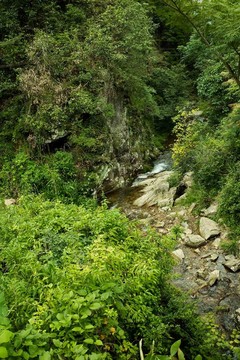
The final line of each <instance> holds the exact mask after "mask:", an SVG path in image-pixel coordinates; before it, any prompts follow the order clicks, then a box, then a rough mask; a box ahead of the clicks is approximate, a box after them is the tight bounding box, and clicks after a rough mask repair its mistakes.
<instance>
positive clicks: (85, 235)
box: [0, 197, 217, 360]
mask: <svg viewBox="0 0 240 360" xmlns="http://www.w3.org/2000/svg"><path fill="white" fill-rule="evenodd" d="M0 216H1V225H0V237H1V242H0V264H1V271H0V282H1V289H2V290H3V289H8V291H7V292H6V293H5V296H6V303H7V305H8V308H9V320H10V321H11V326H12V327H11V331H12V332H13V333H14V338H13V340H12V342H11V344H10V345H11V346H10V348H9V353H10V354H11V356H12V357H14V358H16V359H29V358H39V359H42V360H45V359H57V358H58V357H67V358H72V359H77V360H79V359H80V360H81V359H83V360H87V359H90V360H91V359H105V358H106V359H116V358H117V359H124V360H125V359H136V356H137V352H138V349H137V346H136V344H137V343H138V341H139V339H141V338H143V339H144V346H145V348H146V350H147V349H149V348H150V346H151V344H152V341H153V340H155V341H156V351H157V352H158V353H159V352H165V351H167V349H168V348H169V346H170V343H171V342H172V339H178V338H180V337H181V338H182V339H183V350H184V349H185V346H186V344H188V345H189V334H190V333H191V341H190V346H191V351H192V353H193V354H194V353H197V352H198V348H199V343H201V341H202V339H203V337H204V336H205V328H204V325H203V324H202V323H201V320H200V319H199V318H198V317H196V316H195V313H194V309H193V308H192V306H190V305H189V304H188V303H187V302H186V301H185V298H183V297H182V295H181V294H180V292H179V291H177V290H176V289H174V288H173V287H172V286H171V285H170V281H169V280H170V270H171V267H172V264H173V258H172V257H171V255H170V254H169V252H170V251H171V249H172V248H173V247H174V244H175V240H174V239H175V238H176V234H174V233H173V234H172V235H169V236H167V237H165V238H162V239H160V238H159V236H158V235H157V234H156V233H155V231H150V229H149V231H148V233H147V234H145V235H142V234H141V232H140V230H138V228H137V227H136V226H135V225H134V224H133V223H130V222H129V221H128V220H127V219H126V217H124V216H123V215H120V214H119V212H118V211H117V210H111V211H110V210H107V208H106V206H103V207H98V208H95V209H94V208H92V209H91V210H88V209H86V208H84V207H82V206H76V205H64V204H61V203H60V202H55V203H53V202H49V201H43V198H41V197H25V198H22V199H20V202H19V205H17V206H12V207H8V208H5V207H2V208H0ZM204 351H205V352H206V351H207V350H204ZM146 352H147V351H146ZM10 358H11V357H10ZM216 358H217V357H216Z"/></svg>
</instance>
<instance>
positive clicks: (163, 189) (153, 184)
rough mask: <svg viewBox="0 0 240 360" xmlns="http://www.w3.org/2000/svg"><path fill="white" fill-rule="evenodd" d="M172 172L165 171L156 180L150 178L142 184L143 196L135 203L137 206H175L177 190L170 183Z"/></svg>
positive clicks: (156, 176)
mask: <svg viewBox="0 0 240 360" xmlns="http://www.w3.org/2000/svg"><path fill="white" fill-rule="evenodd" d="M171 174H172V171H163V172H161V173H160V174H158V175H155V177H154V178H149V179H147V180H145V181H143V182H142V183H141V186H142V187H143V189H142V190H141V191H142V192H143V195H142V196H140V197H139V198H138V199H136V200H135V201H134V205H135V206H139V207H141V206H144V205H146V206H153V205H157V206H159V207H161V208H162V207H165V206H169V207H171V206H172V205H173V197H174V194H175V191H176V188H171V189H170V185H169V182H168V178H169V176H170V175H171Z"/></svg>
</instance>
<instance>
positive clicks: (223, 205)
mask: <svg viewBox="0 0 240 360" xmlns="http://www.w3.org/2000/svg"><path fill="white" fill-rule="evenodd" d="M219 205H220V206H219V215H220V216H221V217H222V218H223V220H224V222H225V223H226V224H227V225H228V226H230V227H231V228H239V223H240V163H239V162H237V163H236V164H235V166H234V168H233V169H232V171H230V173H229V175H228V177H227V178H226V183H225V185H224V186H223V188H222V190H221V192H220V196H219ZM239 231H240V230H239Z"/></svg>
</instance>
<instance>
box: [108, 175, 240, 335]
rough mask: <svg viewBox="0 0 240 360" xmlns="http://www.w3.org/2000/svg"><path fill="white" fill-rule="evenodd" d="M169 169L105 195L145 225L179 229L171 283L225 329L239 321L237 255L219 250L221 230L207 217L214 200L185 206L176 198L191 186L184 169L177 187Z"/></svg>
mask: <svg viewBox="0 0 240 360" xmlns="http://www.w3.org/2000/svg"><path fill="white" fill-rule="evenodd" d="M171 175H172V172H171V171H167V170H165V171H162V172H161V173H159V174H149V176H148V178H147V179H144V180H142V181H140V182H139V181H137V182H135V183H134V184H133V187H132V188H130V189H127V190H125V191H124V190H121V191H119V192H117V193H115V194H113V195H112V196H111V198H110V201H111V202H112V203H115V204H117V206H119V207H121V208H122V210H123V211H124V212H125V213H126V214H127V216H128V217H129V218H132V219H138V220H139V222H140V226H141V227H142V228H143V229H144V230H147V227H148V226H149V225H150V226H152V227H154V228H155V229H156V230H157V231H158V232H159V233H160V234H167V233H168V232H169V231H170V230H171V228H173V227H174V226H175V227H178V228H179V229H181V236H180V239H179V241H178V243H177V246H176V249H175V251H173V256H174V258H175V259H176V266H175V268H174V272H175V276H174V280H173V281H174V284H175V285H176V286H177V287H178V288H180V289H182V290H183V291H185V292H187V293H188V294H189V296H190V297H191V299H192V301H194V302H195V303H196V304H197V306H198V309H199V312H200V313H201V314H207V313H210V314H214V316H215V317H216V320H217V322H218V323H219V325H220V326H221V328H222V329H223V330H224V331H225V332H226V333H230V332H231V331H232V330H233V329H234V328H236V327H238V326H240V282H239V280H240V260H239V259H238V258H236V257H235V256H233V255H229V254H227V253H225V252H224V251H223V249H222V246H221V245H222V243H223V242H224V241H225V240H226V239H227V236H228V234H227V230H226V228H224V227H223V226H220V225H219V224H217V223H216V222H215V221H214V220H213V218H214V215H215V214H216V211H217V204H212V205H211V206H210V207H209V208H208V209H202V211H201V214H200V215H195V214H193V212H194V207H195V206H196V205H195V204H192V205H191V206H190V207H188V208H186V207H184V206H183V205H181V200H182V199H183V198H184V197H185V196H186V192H187V191H188V189H189V188H190V187H191V183H192V181H191V174H186V175H185V177H184V179H183V180H182V182H181V184H179V186H178V187H170V184H169V177H170V176H171Z"/></svg>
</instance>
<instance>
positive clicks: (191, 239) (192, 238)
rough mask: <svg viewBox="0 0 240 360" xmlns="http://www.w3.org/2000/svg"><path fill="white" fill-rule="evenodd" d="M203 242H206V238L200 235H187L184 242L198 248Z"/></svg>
mask: <svg viewBox="0 0 240 360" xmlns="http://www.w3.org/2000/svg"><path fill="white" fill-rule="evenodd" d="M205 244H206V240H205V239H204V238H202V237H201V236H200V235H189V236H188V238H187V240H186V242H185V245H187V246H189V247H192V248H198V247H199V246H202V245H205Z"/></svg>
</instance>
